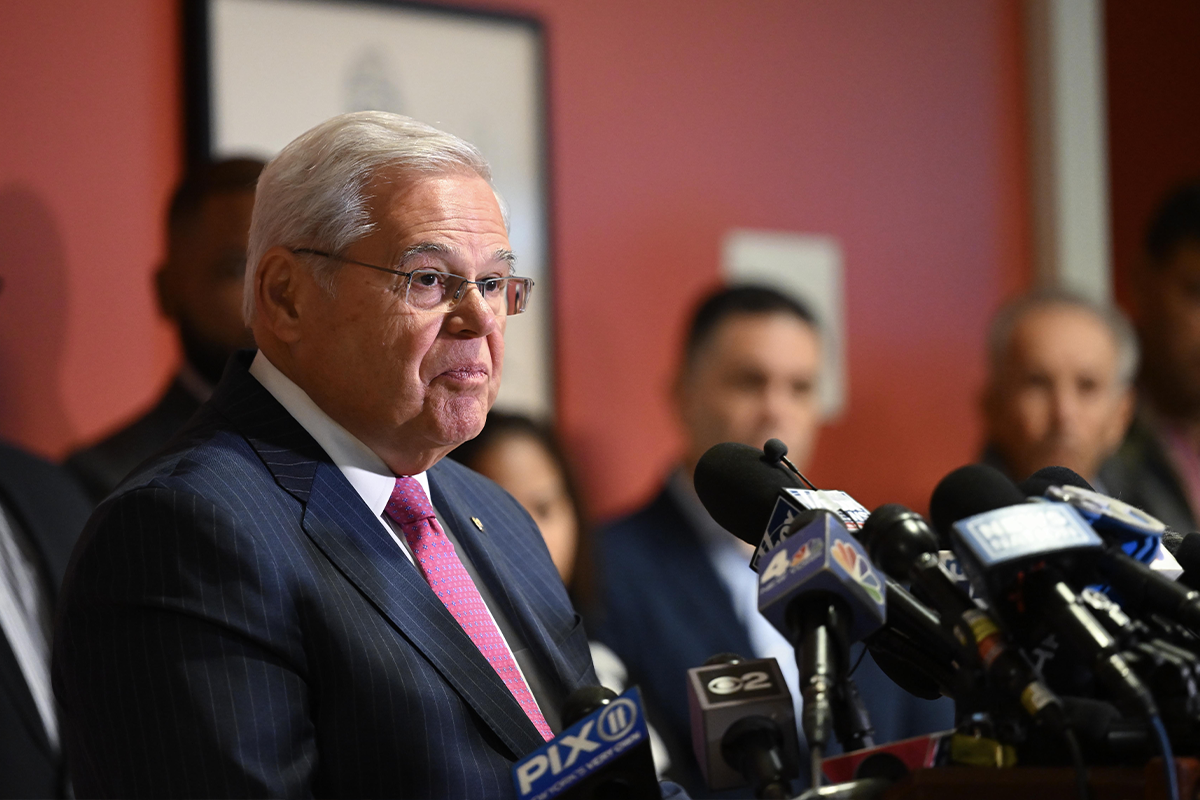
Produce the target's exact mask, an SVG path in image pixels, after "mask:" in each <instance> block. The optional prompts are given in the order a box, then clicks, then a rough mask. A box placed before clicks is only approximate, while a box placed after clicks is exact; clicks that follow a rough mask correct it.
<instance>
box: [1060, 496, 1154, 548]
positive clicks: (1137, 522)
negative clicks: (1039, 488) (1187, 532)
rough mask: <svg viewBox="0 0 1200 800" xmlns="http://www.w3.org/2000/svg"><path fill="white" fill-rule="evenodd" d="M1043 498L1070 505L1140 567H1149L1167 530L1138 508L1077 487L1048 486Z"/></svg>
mask: <svg viewBox="0 0 1200 800" xmlns="http://www.w3.org/2000/svg"><path fill="white" fill-rule="evenodd" d="M1046 497H1048V498H1050V499H1051V500H1056V501H1059V502H1063V503H1070V504H1071V506H1072V507H1074V509H1075V510H1076V511H1078V512H1079V514H1080V516H1082V517H1083V518H1084V519H1085V520H1087V521H1088V522H1089V523H1091V525H1092V527H1093V528H1094V529H1095V530H1096V532H1097V533H1099V534H1100V535H1101V536H1105V537H1108V538H1109V539H1110V541H1114V542H1117V543H1119V544H1120V545H1121V549H1122V550H1124V551H1125V552H1126V553H1128V554H1129V555H1131V556H1133V557H1134V558H1136V559H1137V560H1138V561H1141V562H1142V563H1143V564H1149V563H1150V562H1152V561H1153V560H1154V558H1155V556H1156V555H1157V554H1158V550H1159V547H1158V546H1159V543H1160V542H1161V541H1162V535H1163V533H1164V532H1165V531H1166V529H1167V526H1166V525H1165V524H1163V523H1162V521H1161V520H1159V519H1157V518H1156V517H1152V516H1150V515H1149V514H1147V513H1146V512H1145V511H1142V510H1141V509H1140V508H1136V507H1134V506H1131V505H1129V503H1125V502H1123V501H1121V500H1118V499H1116V498H1115V497H1109V496H1108V495H1103V494H1100V493H1099V492H1093V491H1091V490H1088V489H1081V488H1079V487H1078V486H1051V487H1050V488H1049V489H1047V490H1046Z"/></svg>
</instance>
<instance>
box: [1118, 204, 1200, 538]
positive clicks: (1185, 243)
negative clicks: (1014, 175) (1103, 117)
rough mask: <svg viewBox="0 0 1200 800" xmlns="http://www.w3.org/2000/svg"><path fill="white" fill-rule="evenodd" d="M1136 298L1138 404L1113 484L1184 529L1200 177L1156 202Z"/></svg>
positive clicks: (1195, 401)
mask: <svg viewBox="0 0 1200 800" xmlns="http://www.w3.org/2000/svg"><path fill="white" fill-rule="evenodd" d="M1133 285H1134V288H1135V294H1134V299H1135V301H1136V324H1137V333H1138V338H1139V339H1140V341H1141V346H1142V369H1141V372H1140V373H1139V375H1138V410H1137V415H1136V417H1135V419H1134V423H1133V425H1132V426H1131V427H1130V429H1129V433H1128V435H1127V436H1126V438H1125V441H1124V443H1123V444H1122V445H1121V449H1120V450H1119V451H1118V453H1117V457H1116V458H1115V459H1114V462H1115V464H1114V467H1115V469H1114V476H1113V486H1111V487H1110V488H1112V489H1113V490H1114V491H1116V490H1119V491H1120V492H1121V499H1122V500H1125V501H1126V502H1129V503H1132V504H1134V505H1136V506H1138V507H1140V508H1143V509H1145V510H1146V511H1147V512H1149V513H1151V514H1153V515H1154V516H1156V517H1158V518H1159V519H1161V520H1162V521H1163V522H1165V523H1166V524H1167V525H1169V526H1171V527H1172V528H1175V529H1176V530H1181V531H1190V530H1195V529H1196V527H1197V521H1198V520H1200V182H1195V183H1190V184H1187V185H1184V186H1182V187H1180V188H1179V189H1177V190H1176V191H1174V192H1173V193H1171V194H1170V195H1169V196H1168V197H1167V198H1165V200H1164V201H1163V203H1162V205H1161V206H1160V207H1159V209H1158V211H1157V213H1156V214H1155V216H1154V218H1153V219H1152V220H1151V222H1150V225H1149V227H1148V229H1147V231H1146V241H1145V254H1144V259H1143V261H1142V263H1141V265H1140V267H1139V272H1138V274H1137V277H1136V280H1135V281H1134V282H1133Z"/></svg>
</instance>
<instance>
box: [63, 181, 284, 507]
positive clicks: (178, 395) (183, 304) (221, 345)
mask: <svg viewBox="0 0 1200 800" xmlns="http://www.w3.org/2000/svg"><path fill="white" fill-rule="evenodd" d="M262 168H263V162H261V161H257V160H255V159H250V158H233V159H226V160H224V161H218V162H215V163H212V164H204V165H201V166H199V167H196V168H194V169H192V170H190V171H189V172H188V174H187V175H185V176H184V178H183V180H182V181H181V182H180V184H179V187H178V188H177V189H176V190H175V194H174V195H173V196H172V198H171V205H170V207H169V208H168V210H167V229H166V234H167V256H166V259H165V260H164V261H163V263H162V266H160V267H159V269H158V272H156V273H155V275H154V288H155V293H156V296H157V297H158V306H159V309H160V310H161V311H162V313H163V316H165V317H166V318H167V319H169V320H171V322H173V323H174V324H175V326H176V329H177V331H178V334H179V344H180V347H181V349H182V350H183V358H184V361H183V365H182V366H181V367H180V368H179V372H177V373H176V375H175V378H174V379H173V380H172V381H171V385H170V386H168V387H167V391H166V392H165V393H164V394H163V395H162V397H161V398H159V400H158V402H157V403H155V405H154V407H153V408H151V409H150V410H149V411H147V412H146V413H145V414H143V415H142V416H141V417H139V418H138V419H136V420H134V421H133V422H131V423H129V424H128V425H126V426H125V427H123V428H121V429H120V430H118V431H116V432H115V433H112V434H110V435H109V436H107V437H105V438H104V439H103V440H102V441H100V442H97V443H95V444H92V445H90V446H88V447H86V448H83V449H81V450H77V451H75V452H74V453H72V454H71V456H70V457H69V458H68V459H67V463H66V466H67V468H68V469H69V470H70V471H71V472H73V473H74V474H75V477H76V478H78V479H79V482H80V483H82V484H83V486H84V488H85V489H86V490H87V492H88V494H89V495H91V497H92V501H93V502H96V503H99V502H100V501H101V500H103V499H104V498H105V496H106V495H108V493H109V492H111V491H112V490H113V489H114V488H116V485H117V484H118V483H120V481H121V479H122V478H124V477H125V476H126V475H128V474H129V471H130V470H132V469H133V468H134V467H136V466H137V465H138V464H140V463H141V462H142V461H144V460H146V459H147V458H148V457H149V456H151V455H152V454H153V453H154V452H155V451H157V450H158V449H159V448H160V447H162V446H163V445H164V444H166V443H167V440H168V439H170V438H171V436H173V435H174V434H175V432H176V431H178V430H179V429H180V428H181V427H183V423H185V422H187V421H188V419H189V418H190V417H191V416H192V414H195V413H196V409H198V408H199V407H200V404H201V403H203V402H204V401H205V400H207V399H208V397H209V395H211V394H212V390H213V386H215V385H216V383H217V381H218V380H220V379H221V372H222V371H223V370H224V369H225V362H226V361H228V360H229V357H230V356H231V355H233V352H234V351H235V350H237V349H238V348H239V347H250V346H251V345H252V344H253V339H252V338H251V336H250V331H249V330H248V329H247V328H246V323H245V321H244V320H243V319H242V283H243V281H242V276H243V274H244V273H245V270H246V240H247V237H248V236H249V235H250V212H251V210H252V209H253V208H254V184H255V182H256V181H257V180H258V175H259V173H260V172H262Z"/></svg>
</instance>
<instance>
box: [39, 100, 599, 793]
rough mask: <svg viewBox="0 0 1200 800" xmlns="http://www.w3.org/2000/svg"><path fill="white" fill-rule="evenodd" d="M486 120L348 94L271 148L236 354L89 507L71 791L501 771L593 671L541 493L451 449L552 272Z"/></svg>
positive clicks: (430, 787) (491, 783) (281, 787)
mask: <svg viewBox="0 0 1200 800" xmlns="http://www.w3.org/2000/svg"><path fill="white" fill-rule="evenodd" d="M513 261H514V256H513V253H512V252H511V249H510V246H509V241H508V234H507V224H506V220H505V218H504V216H503V213H502V211H501V205H500V203H499V201H498V198H497V196H496V194H495V192H494V190H493V188H492V186H491V183H490V171H489V169H488V166H487V164H486V163H485V162H484V160H483V158H482V156H481V155H480V153H479V152H478V150H476V149H475V148H474V147H473V146H471V145H469V144H467V143H466V142H463V141H462V140H460V139H458V138H456V137H454V136H451V135H449V134H446V133H442V132H440V131H437V130H435V129H433V128H430V127H428V126H426V125H423V124H420V123H418V122H415V121H413V120H410V119H408V118H406V117H400V116H397V115H392V114H385V113H381V112H359V113H354V114H347V115H343V116H340V117H335V118H334V119H332V120H329V121H327V122H325V123H323V124H321V125H318V126H317V127H316V128H313V129H312V130H311V131H309V132H307V133H305V134H304V135H302V136H301V137H299V138H298V139H296V140H295V141H294V142H292V143H291V144H289V145H288V146H287V147H285V148H284V149H283V151H282V152H281V153H280V154H279V156H277V157H276V158H275V159H274V160H273V161H272V162H271V163H270V164H268V166H267V167H266V169H265V170H264V171H263V175H262V178H261V180H260V181H259V187H258V194H257V198H256V201H255V208H254V218H253V224H252V228H251V234H250V248H249V260H248V262H247V275H246V289H245V291H246V312H247V316H248V318H249V319H250V322H251V325H252V327H253V330H254V337H255V341H256V342H257V343H258V347H259V350H258V352H257V353H255V352H253V351H243V352H239V353H237V354H236V355H235V357H234V358H233V359H232V360H231V362H230V364H229V366H228V367H227V368H226V371H225V374H224V376H223V377H222V379H221V382H220V383H219V385H218V386H217V388H216V390H215V392H214V393H213V396H212V398H211V399H210V400H209V401H208V402H207V403H206V404H205V405H204V406H203V407H202V408H201V410H200V411H199V412H198V413H197V414H196V416H195V417H193V419H192V421H191V423H189V425H188V426H187V428H186V429H185V430H184V431H183V432H182V433H181V434H180V435H179V436H178V437H176V438H175V439H174V440H173V443H172V444H171V445H169V447H168V449H166V450H164V451H163V452H161V453H159V454H158V455H157V456H155V457H154V458H153V459H152V460H150V461H149V462H147V463H146V464H145V465H144V466H143V467H142V468H141V469H139V470H138V471H137V472H136V474H134V475H132V476H131V477H130V478H128V479H127V480H126V481H125V482H124V483H123V484H122V486H121V487H120V488H119V489H118V490H117V492H116V493H114V494H113V495H112V496H111V497H110V498H109V499H108V500H107V501H106V502H104V503H103V504H102V505H101V506H100V507H99V508H98V509H97V511H96V513H95V514H94V515H93V517H92V519H91V520H90V522H89V524H88V527H87V529H86V530H85V532H84V534H83V537H82V539H81V542H80V544H79V546H78V547H77V548H76V552H75V555H74V557H73V561H72V564H71V567H70V569H69V574H68V577H67V580H66V586H65V589H64V598H63V609H62V613H61V615H60V617H59V626H58V628H57V630H56V637H55V653H54V658H55V661H54V679H55V686H56V689H57V691H58V695H59V698H60V700H61V703H62V707H63V715H64V724H63V727H64V734H65V737H64V738H65V740H66V744H67V752H68V756H69V758H70V762H71V765H72V769H73V770H74V775H75V781H76V788H77V790H78V793H79V794H80V795H81V796H93V795H95V796H125V797H134V796H139V797H151V796H153V797H165V796H183V795H189V796H205V797H217V796H268V795H269V796H289V797H292V796H311V795H320V796H342V797H409V798H430V797H480V798H483V797H510V796H512V795H513V794H514V788H513V784H512V777H511V774H510V770H511V768H512V765H513V763H514V761H515V760H516V759H518V758H520V757H521V756H524V755H525V754H527V753H529V752H530V751H532V750H534V749H535V748H537V747H538V746H540V745H542V744H543V743H544V742H545V741H546V740H547V739H549V738H550V737H551V736H552V735H553V732H554V731H555V730H557V729H558V728H559V725H560V720H559V714H558V711H559V709H560V708H561V704H562V702H563V700H564V699H565V698H566V696H567V695H568V693H570V692H571V691H572V690H574V689H575V688H577V687H579V686H581V685H586V684H594V683H595V676H594V674H593V670H592V665H591V660H590V657H589V655H588V647H587V638H586V636H585V635H584V631H583V628H582V626H581V625H580V624H579V620H578V617H577V616H576V615H575V614H574V612H573V611H572V609H571V605H570V602H569V601H568V599H567V595H566V592H565V591H564V589H563V584H562V581H561V580H560V579H559V577H558V572H557V571H556V570H555V568H554V564H553V563H552V562H551V560H550V557H549V554H548V553H547V550H546V546H545V545H544V544H543V542H542V538H541V536H540V535H539V534H538V531H537V528H536V527H535V526H534V524H533V522H532V521H531V520H530V518H529V515H528V514H527V513H526V512H525V511H524V510H523V509H522V508H521V507H520V506H519V505H518V504H517V503H516V501H514V500H513V499H512V498H511V497H510V496H509V495H508V494H506V493H505V492H504V491H502V490H501V489H500V488H499V487H497V486H496V485H495V484H493V483H492V482H491V481H488V480H487V479H485V478H482V477H481V476H479V475H477V474H475V473H473V472H471V471H469V470H467V469H466V468H464V467H462V466H460V465H458V464H456V463H454V462H452V461H444V460H443V459H442V457H443V456H444V455H445V454H446V453H448V452H449V451H450V450H452V449H453V448H454V447H455V446H457V445H458V444H460V443H461V442H462V441H464V440H465V439H468V438H470V437H472V436H475V435H476V434H477V433H478V432H479V430H480V429H481V428H482V426H483V424H484V420H485V417H486V415H487V413H488V410H489V409H490V408H491V405H492V403H493V401H494V400H495V397H496V392H497V390H498V388H499V385H500V373H501V365H502V363H503V354H504V339H503V334H504V329H505V325H506V322H507V319H508V317H509V316H510V315H513V314H517V313H519V312H521V311H522V310H523V309H524V307H525V303H526V299H527V298H528V295H529V291H530V289H531V286H532V281H530V280H528V279H526V278H520V277H516V276H514V275H513Z"/></svg>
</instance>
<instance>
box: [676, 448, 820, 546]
mask: <svg viewBox="0 0 1200 800" xmlns="http://www.w3.org/2000/svg"><path fill="white" fill-rule="evenodd" d="M694 482H695V486H696V494H697V495H699V497H700V502H701V503H703V504H704V508H705V509H707V510H708V513H709V514H710V515H711V516H712V518H713V519H714V520H716V521H717V524H718V525H720V526H721V527H722V528H724V529H725V530H727V531H729V532H730V533H732V534H733V535H734V536H736V537H738V538H739V539H741V540H742V541H743V542H748V543H749V544H752V545H758V543H759V541H760V540H761V539H762V535H763V531H764V530H765V529H766V527H767V522H768V521H770V518H771V511H772V510H774V508H775V500H776V499H777V498H778V497H779V492H780V490H782V489H802V488H804V487H803V485H802V484H801V483H800V481H798V480H797V479H796V478H795V476H793V475H792V474H791V473H790V472H788V471H787V470H785V469H784V468H783V467H781V466H779V465H778V464H771V463H770V462H769V461H768V460H767V458H766V456H765V455H764V454H763V451H762V450H759V449H758V448H757V447H751V446H749V445H745V444H738V443H737V442H722V443H721V444H718V445H714V446H713V447H710V448H709V449H708V452H706V453H705V454H704V455H703V456H701V457H700V462H699V463H698V464H696V475H695V478H694Z"/></svg>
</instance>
